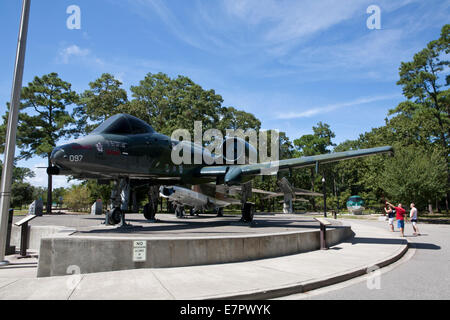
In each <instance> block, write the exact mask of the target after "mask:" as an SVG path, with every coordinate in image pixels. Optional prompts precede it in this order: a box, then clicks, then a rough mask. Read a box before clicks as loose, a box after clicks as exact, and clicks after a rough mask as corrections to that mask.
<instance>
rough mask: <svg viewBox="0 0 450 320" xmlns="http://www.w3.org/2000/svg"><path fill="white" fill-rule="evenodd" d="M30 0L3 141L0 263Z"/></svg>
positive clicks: (25, 2) (25, 5)
mask: <svg viewBox="0 0 450 320" xmlns="http://www.w3.org/2000/svg"><path fill="white" fill-rule="evenodd" d="M30 3H31V0H23V2H22V15H21V18H20V29H19V37H18V40H17V51H16V61H15V65H14V76H13V87H12V91H11V105H10V109H9V117H8V127H7V131H6V141H5V161H4V164H3V171H2V180H1V191H0V210H1V211H0V214H1V217H0V265H5V264H8V261H5V248H6V231H7V227H8V209H9V206H10V201H11V184H12V172H13V166H14V153H15V149H16V133H17V122H18V117H19V105H20V93H21V91H22V77H23V67H24V63H25V48H26V42H27V32H28V18H29V16H30Z"/></svg>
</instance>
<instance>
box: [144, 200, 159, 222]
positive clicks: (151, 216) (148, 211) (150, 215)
mask: <svg viewBox="0 0 450 320" xmlns="http://www.w3.org/2000/svg"><path fill="white" fill-rule="evenodd" d="M155 215H156V208H155V206H152V205H151V203H147V204H146V205H145V206H144V217H145V219H147V220H155Z"/></svg>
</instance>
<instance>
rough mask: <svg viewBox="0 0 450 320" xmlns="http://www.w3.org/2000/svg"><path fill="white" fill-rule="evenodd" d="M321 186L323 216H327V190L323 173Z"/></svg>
mask: <svg viewBox="0 0 450 320" xmlns="http://www.w3.org/2000/svg"><path fill="white" fill-rule="evenodd" d="M322 187H323V216H324V217H325V218H326V217H327V190H326V187H325V174H324V176H323V177H322Z"/></svg>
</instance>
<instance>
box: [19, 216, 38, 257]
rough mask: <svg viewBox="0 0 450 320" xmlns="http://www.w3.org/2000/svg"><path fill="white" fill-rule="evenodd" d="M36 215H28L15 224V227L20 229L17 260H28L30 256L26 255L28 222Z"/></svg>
mask: <svg viewBox="0 0 450 320" xmlns="http://www.w3.org/2000/svg"><path fill="white" fill-rule="evenodd" d="M36 217H37V215H34V214H29V215H28V216H26V217H25V218H23V219H22V220H20V221H18V222H16V223H15V225H16V226H18V227H20V228H21V230H20V256H19V257H17V258H18V259H21V258H29V257H31V256H29V255H27V249H28V232H29V228H28V222H30V221H31V220H33V219H34V218H36Z"/></svg>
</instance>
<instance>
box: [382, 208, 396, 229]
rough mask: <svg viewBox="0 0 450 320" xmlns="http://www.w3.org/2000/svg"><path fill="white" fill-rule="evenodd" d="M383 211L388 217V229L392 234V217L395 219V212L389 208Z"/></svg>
mask: <svg viewBox="0 0 450 320" xmlns="http://www.w3.org/2000/svg"><path fill="white" fill-rule="evenodd" d="M384 211H385V212H386V214H387V215H388V221H389V222H388V223H389V229H390V231H391V232H394V217H395V210H394V209H392V208H390V207H385V208H384Z"/></svg>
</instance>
